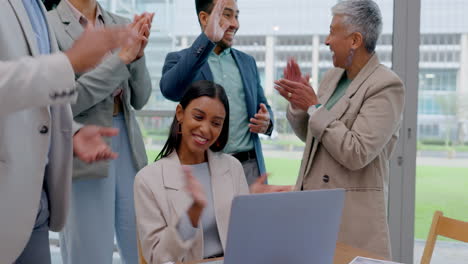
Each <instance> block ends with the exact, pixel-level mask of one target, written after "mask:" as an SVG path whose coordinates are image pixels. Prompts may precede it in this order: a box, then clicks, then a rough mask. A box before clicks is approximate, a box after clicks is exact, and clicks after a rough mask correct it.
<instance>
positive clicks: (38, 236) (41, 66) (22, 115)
mask: <svg viewBox="0 0 468 264" xmlns="http://www.w3.org/2000/svg"><path fill="white" fill-rule="evenodd" d="M50 32H51V31H50V29H49V28H48V23H47V20H46V18H45V9H44V7H43V6H42V3H41V2H40V0H4V1H1V3H0V263H35V264H36V263H39V264H43V263H44V264H48V263H50V262H51V260H50V252H49V239H48V232H49V229H50V230H52V231H59V230H60V229H61V228H62V227H63V225H64V223H65V217H66V215H67V209H68V201H69V195H70V188H71V164H72V158H73V155H75V156H76V157H78V158H79V159H81V160H83V161H85V162H94V161H97V160H102V159H110V158H115V157H116V154H115V153H113V152H112V151H111V149H110V148H109V146H107V145H106V144H105V142H104V140H103V139H102V137H103V136H113V135H116V134H117V133H118V131H117V130H115V129H107V128H102V127H97V126H81V125H79V124H77V123H74V122H73V119H72V114H71V108H70V105H69V104H70V103H72V102H74V101H75V100H76V96H77V91H76V88H75V87H74V85H75V78H74V77H75V76H74V75H75V73H76V72H83V71H85V70H88V69H90V68H92V67H94V66H95V65H96V64H97V63H99V62H100V61H101V59H102V57H103V56H104V55H105V54H106V53H108V52H109V51H111V50H113V49H115V48H118V47H121V46H122V45H130V43H129V42H134V41H138V38H137V37H135V36H136V34H134V33H132V32H131V31H130V30H129V29H124V28H113V29H92V28H88V29H87V30H86V31H85V32H84V33H83V35H82V36H81V37H80V39H78V40H77V41H76V42H75V45H74V46H73V47H72V48H71V49H69V50H67V51H66V52H64V53H60V52H56V51H57V50H58V47H57V43H56V41H55V38H54V36H53V34H50ZM52 53H53V54H52Z"/></svg>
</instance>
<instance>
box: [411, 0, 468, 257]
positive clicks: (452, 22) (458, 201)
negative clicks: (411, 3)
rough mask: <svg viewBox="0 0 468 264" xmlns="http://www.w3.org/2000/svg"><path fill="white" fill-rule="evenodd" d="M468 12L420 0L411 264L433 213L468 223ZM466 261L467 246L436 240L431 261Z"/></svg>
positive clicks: (455, 4)
mask: <svg viewBox="0 0 468 264" xmlns="http://www.w3.org/2000/svg"><path fill="white" fill-rule="evenodd" d="M466 9H468V1H463V0H446V1H438V0H421V41H420V62H419V92H418V93H419V99H418V144H417V148H418V152H417V153H418V154H417V167H416V212H415V250H414V256H415V263H419V262H420V258H421V255H422V249H423V247H424V243H425V240H426V238H427V234H428V232H429V227H430V224H431V221H432V215H433V214H434V211H436V210H441V211H443V212H444V214H445V215H447V216H449V217H453V218H457V219H460V220H464V221H468V210H466V208H467V207H468V202H467V199H466V198H467V197H468V195H467V188H468V161H467V158H468V147H466V145H467V143H468V133H467V130H466V129H467V124H468V118H467V115H466V112H467V110H468V108H467V104H466V102H467V101H468V81H467V80H468V79H467V77H468V60H467V56H468V20H467V19H466V14H465V13H464V12H462V11H461V10H466ZM464 252H465V253H464ZM467 259H468V247H467V246H466V245H463V244H461V243H457V242H453V241H449V240H448V239H445V238H443V237H442V238H441V237H439V241H438V242H437V245H436V249H435V250H434V254H433V260H432V262H431V263H433V264H437V263H441V264H442V263H443V264H451V263H466V262H467Z"/></svg>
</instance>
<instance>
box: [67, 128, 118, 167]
mask: <svg viewBox="0 0 468 264" xmlns="http://www.w3.org/2000/svg"><path fill="white" fill-rule="evenodd" d="M118 133H119V130H118V129H116V128H107V127H99V126H84V127H82V128H81V129H80V130H78V132H76V134H75V135H74V136H73V153H74V154H75V156H77V157H78V158H79V159H80V160H82V161H84V162H86V163H92V162H96V161H100V160H107V159H115V158H117V153H114V152H112V150H111V148H110V147H109V146H108V145H107V144H106V142H104V139H103V137H113V136H116V135H117V134H118Z"/></svg>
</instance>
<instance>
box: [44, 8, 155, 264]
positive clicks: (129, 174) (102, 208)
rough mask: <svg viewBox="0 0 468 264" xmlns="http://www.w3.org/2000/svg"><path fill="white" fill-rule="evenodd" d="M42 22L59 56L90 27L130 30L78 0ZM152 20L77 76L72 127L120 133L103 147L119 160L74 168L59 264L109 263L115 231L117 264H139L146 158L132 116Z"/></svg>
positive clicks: (142, 92) (138, 23)
mask: <svg viewBox="0 0 468 264" xmlns="http://www.w3.org/2000/svg"><path fill="white" fill-rule="evenodd" d="M90 10H91V11H90ZM48 18H49V21H50V23H51V25H52V28H53V29H54V32H55V35H56V37H57V41H58V44H59V47H60V49H61V50H67V49H69V48H71V47H72V45H73V43H74V41H75V40H76V39H77V38H78V36H79V35H80V34H81V33H82V32H83V30H84V28H85V27H86V26H87V25H88V24H93V25H94V27H104V26H109V25H115V24H122V25H125V24H129V23H130V21H129V20H128V19H125V18H122V17H120V16H117V15H115V14H112V13H109V12H107V11H105V10H103V9H102V8H101V6H99V4H97V2H96V1H84V0H62V1H61V2H60V3H59V5H58V6H57V8H56V9H55V10H52V11H50V12H49V14H48ZM151 20H152V15H150V14H144V15H141V16H136V17H135V20H134V22H133V23H132V25H131V26H132V27H133V28H134V29H135V30H137V31H138V32H139V34H140V35H141V38H140V39H139V40H138V41H136V42H134V43H131V44H129V45H128V46H127V47H124V48H122V49H120V50H118V51H115V52H113V53H111V54H108V56H107V58H105V59H104V60H103V62H102V63H101V64H100V65H99V66H97V67H96V68H95V69H93V70H91V71H89V72H86V73H82V74H77V75H76V82H75V84H76V86H77V90H78V99H77V102H76V103H75V104H74V105H72V111H73V117H74V120H75V121H77V122H80V123H83V124H97V125H102V126H113V127H115V128H118V129H119V131H120V133H119V136H118V137H115V138H113V139H112V140H111V142H109V143H110V144H111V146H112V148H113V149H114V150H115V151H116V152H118V154H119V156H118V158H117V159H116V160H114V161H111V162H99V163H95V164H86V163H83V162H81V161H79V160H77V159H75V160H74V163H73V183H72V198H71V208H70V209H71V210H70V214H69V217H68V220H67V223H66V226H65V228H64V230H63V231H62V232H61V234H60V242H61V243H60V245H61V247H60V248H61V252H62V258H63V262H64V263H67V264H76V263H104V264H106V263H107V264H110V263H112V254H113V249H114V231H115V235H116V238H117V243H118V247H119V251H120V255H121V257H122V260H123V263H137V261H138V252H137V247H136V224H135V209H134V203H133V181H134V177H135V175H136V172H137V171H138V170H139V169H141V168H143V167H144V166H145V165H146V163H147V157H146V152H145V148H144V144H143V140H142V135H141V132H140V129H139V127H138V124H137V121H136V118H135V110H139V109H141V108H142V107H143V106H144V105H145V104H146V102H147V101H148V99H149V97H150V94H151V81H150V76H149V74H148V70H147V68H146V64H145V57H144V56H143V55H144V48H145V46H146V43H147V38H148V36H149V28H150V23H151Z"/></svg>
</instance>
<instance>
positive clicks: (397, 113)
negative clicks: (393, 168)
mask: <svg viewBox="0 0 468 264" xmlns="http://www.w3.org/2000/svg"><path fill="white" fill-rule="evenodd" d="M343 73H344V70H343V69H337V68H335V69H331V70H330V71H328V72H327V73H326V74H325V76H324V77H323V80H322V82H321V84H320V87H319V90H318V99H319V102H320V103H321V104H322V105H324V104H325V103H326V102H327V101H328V99H329V98H330V96H331V95H332V94H333V91H334V90H335V88H336V86H337V84H338V82H339V80H340V79H341V77H342V75H343ZM404 93H405V89H404V86H403V83H402V81H401V80H400V78H399V77H398V76H397V75H396V74H395V73H394V72H392V71H391V70H389V69H388V68H387V67H385V66H383V65H382V64H380V62H379V60H378V58H377V55H373V56H372V57H371V58H370V60H369V61H368V63H367V64H366V66H365V67H364V68H363V69H362V70H361V71H360V72H359V74H358V75H357V76H356V78H355V79H354V80H353V81H352V82H351V84H350V85H349V87H348V89H347V91H346V94H345V95H344V96H343V97H342V98H341V99H340V100H339V101H338V102H337V103H336V104H335V106H334V107H333V108H331V110H330V111H328V110H327V109H326V108H325V107H320V108H318V109H317V110H316V111H315V112H314V113H313V114H312V116H311V117H309V115H308V114H307V113H306V112H304V111H299V110H296V109H293V108H291V106H289V107H288V113H287V118H288V120H289V122H290V123H291V126H292V127H293V130H294V132H295V133H296V135H297V136H298V137H299V138H300V139H301V140H303V141H304V142H306V147H305V149H304V155H303V159H302V164H301V168H300V172H299V177H298V179H297V184H296V188H297V189H304V190H314V189H331V188H344V189H346V200H345V207H344V211H343V217H342V223H341V228H340V233H339V238H338V240H339V241H341V242H344V243H346V244H349V245H352V246H354V247H357V248H362V249H366V250H368V251H371V252H373V253H375V254H378V255H380V256H383V257H390V256H391V253H390V243H389V232H388V223H387V199H388V177H389V160H390V157H391V155H392V152H393V150H394V148H395V145H396V142H397V139H398V131H399V128H400V122H401V119H402V112H403V105H404Z"/></svg>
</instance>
